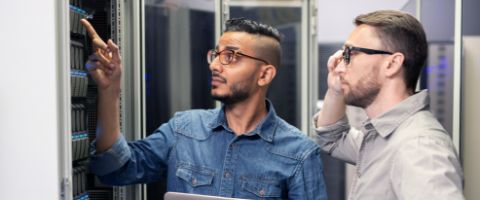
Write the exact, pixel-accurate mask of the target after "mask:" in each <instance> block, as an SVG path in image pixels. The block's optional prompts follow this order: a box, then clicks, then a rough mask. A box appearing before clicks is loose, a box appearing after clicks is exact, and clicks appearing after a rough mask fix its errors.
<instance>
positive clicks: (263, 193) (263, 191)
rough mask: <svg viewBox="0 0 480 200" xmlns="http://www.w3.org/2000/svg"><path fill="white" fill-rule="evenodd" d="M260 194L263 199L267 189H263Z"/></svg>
mask: <svg viewBox="0 0 480 200" xmlns="http://www.w3.org/2000/svg"><path fill="white" fill-rule="evenodd" d="M258 194H259V195H260V196H261V197H263V196H265V189H261V190H260V191H258Z"/></svg>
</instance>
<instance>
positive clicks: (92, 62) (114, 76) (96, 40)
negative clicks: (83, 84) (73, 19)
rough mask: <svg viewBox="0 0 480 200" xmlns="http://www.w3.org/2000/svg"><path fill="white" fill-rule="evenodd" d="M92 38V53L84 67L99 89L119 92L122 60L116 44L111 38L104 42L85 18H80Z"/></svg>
mask: <svg viewBox="0 0 480 200" xmlns="http://www.w3.org/2000/svg"><path fill="white" fill-rule="evenodd" d="M80 21H81V23H82V24H83V26H85V28H86V29H87V32H88V35H89V36H90V38H91V39H92V46H93V52H94V53H93V54H92V55H90V56H89V58H88V61H87V63H86V64H85V67H86V68H87V70H88V71H89V72H90V75H91V76H92V78H93V79H94V80H95V82H96V83H97V85H98V89H99V90H100V91H104V90H111V91H115V92H120V79H121V74H122V62H121V57H120V51H119V49H118V46H117V45H116V44H115V43H113V41H112V40H111V39H109V40H108V42H107V43H105V42H104V41H103V40H102V38H100V36H99V35H98V34H97V32H96V31H95V29H94V28H93V26H92V25H91V24H90V22H88V21H87V20H86V19H81V20H80Z"/></svg>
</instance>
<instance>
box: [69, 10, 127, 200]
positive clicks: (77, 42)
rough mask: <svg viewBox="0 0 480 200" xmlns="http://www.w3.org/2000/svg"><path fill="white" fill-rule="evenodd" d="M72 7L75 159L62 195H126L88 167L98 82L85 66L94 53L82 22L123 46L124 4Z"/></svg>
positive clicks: (84, 199) (106, 199)
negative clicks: (89, 24)
mask: <svg viewBox="0 0 480 200" xmlns="http://www.w3.org/2000/svg"><path fill="white" fill-rule="evenodd" d="M68 9H69V22H70V23H69V30H70V31H69V33H70V37H69V43H70V62H69V63H70V66H69V69H70V73H69V74H70V97H71V99H70V100H71V101H70V105H71V116H70V119H71V133H70V134H71V135H70V138H71V141H70V142H71V149H70V152H71V155H70V158H71V159H67V161H68V162H70V160H71V177H69V178H66V180H64V182H66V183H64V184H63V185H64V188H63V190H62V192H63V194H62V197H63V198H64V199H74V200H88V199H91V200H97V199H98V200H113V199H115V200H116V199H125V193H124V191H125V189H124V188H123V187H111V186H107V185H104V184H102V183H100V182H99V181H98V179H97V178H96V177H95V175H93V174H92V173H90V172H89V169H88V165H89V156H88V155H89V147H90V143H91V142H92V141H93V140H94V139H95V137H96V126H97V86H96V84H95V81H93V80H92V78H91V77H90V75H89V73H88V71H87V70H86V69H85V67H84V64H85V62H86V59H87V58H88V55H90V54H92V46H91V43H90V38H89V37H88V35H87V32H86V29H85V28H84V27H83V26H82V25H81V23H80V19H82V18H86V19H88V20H89V21H90V23H92V25H93V26H94V27H95V29H96V30H97V33H98V34H99V35H100V36H101V37H102V38H103V39H108V38H111V39H112V40H114V41H115V42H116V43H117V44H119V46H120V47H121V46H122V45H121V44H122V32H121V30H122V29H121V27H122V24H121V22H122V20H121V19H122V18H121V13H122V12H121V11H122V10H121V4H120V2H119V1H118V2H117V1H116V0H70V1H69V4H68ZM67 71H68V70H67ZM121 96H123V95H121ZM122 103H123V102H122ZM122 103H121V105H123V104H122ZM121 110H122V111H121V112H120V113H121V115H122V114H123V113H124V112H123V109H122V108H121ZM120 118H121V122H120V126H121V129H122V130H123V128H124V124H125V122H124V120H123V117H122V116H120ZM67 138H68V137H67ZM68 183H70V184H68ZM68 186H70V187H68Z"/></svg>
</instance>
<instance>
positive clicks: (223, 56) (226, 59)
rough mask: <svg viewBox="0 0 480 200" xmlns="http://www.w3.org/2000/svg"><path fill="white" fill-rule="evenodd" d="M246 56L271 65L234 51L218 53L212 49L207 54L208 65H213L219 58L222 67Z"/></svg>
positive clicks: (225, 50) (226, 50)
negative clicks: (238, 57) (236, 58)
mask: <svg viewBox="0 0 480 200" xmlns="http://www.w3.org/2000/svg"><path fill="white" fill-rule="evenodd" d="M238 55H240V56H245V57H247V58H251V59H254V60H258V61H261V62H263V63H265V64H267V65H269V63H268V62H267V61H265V60H263V59H260V58H255V57H253V56H249V55H246V54H244V53H240V52H238V51H234V50H232V49H224V50H222V51H217V50H216V49H210V50H209V51H208V53H207V62H208V64H211V63H212V62H213V60H215V58H217V57H219V58H220V63H222V65H228V64H230V63H232V62H233V60H235V57H236V56H238Z"/></svg>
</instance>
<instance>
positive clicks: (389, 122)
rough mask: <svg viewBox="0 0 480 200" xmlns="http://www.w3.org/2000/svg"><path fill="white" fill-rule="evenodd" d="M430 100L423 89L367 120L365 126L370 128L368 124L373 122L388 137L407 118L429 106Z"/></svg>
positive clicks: (381, 133)
mask: <svg viewBox="0 0 480 200" xmlns="http://www.w3.org/2000/svg"><path fill="white" fill-rule="evenodd" d="M429 102H430V99H429V97H428V92H427V90H422V91H420V92H418V93H416V94H414V95H412V96H410V97H408V98H407V99H405V100H403V101H402V102H400V103H399V104H397V105H396V106H395V107H393V108H392V109H390V110H389V111H387V112H385V113H383V114H381V115H380V116H378V117H377V118H373V119H371V120H367V121H366V122H364V124H363V127H364V128H365V129H370V128H369V126H370V125H368V124H370V123H371V124H372V125H373V127H374V128H375V130H376V131H377V132H378V134H379V135H380V136H382V137H387V136H389V135H390V134H391V133H392V132H393V131H394V130H395V129H396V128H397V127H398V126H400V124H401V123H402V122H403V121H405V120H406V119H407V118H409V117H410V116H412V115H413V114H415V113H417V112H418V111H420V110H423V109H426V108H428V106H429Z"/></svg>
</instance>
